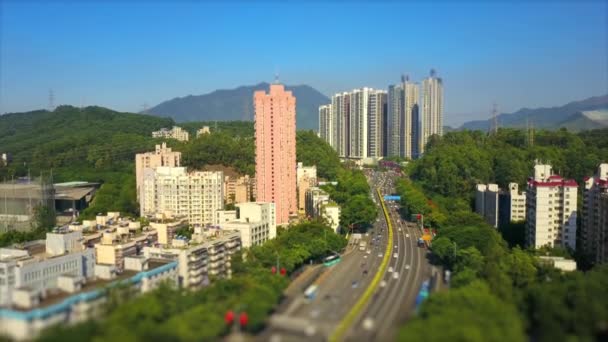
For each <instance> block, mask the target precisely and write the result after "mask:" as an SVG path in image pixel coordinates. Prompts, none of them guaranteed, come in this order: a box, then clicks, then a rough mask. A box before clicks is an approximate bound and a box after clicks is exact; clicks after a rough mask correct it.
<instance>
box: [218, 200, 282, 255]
mask: <svg viewBox="0 0 608 342" xmlns="http://www.w3.org/2000/svg"><path fill="white" fill-rule="evenodd" d="M235 212H236V215H235V219H234V220H231V221H228V222H223V223H219V225H220V227H222V228H223V229H228V230H237V231H239V232H240V234H241V241H242V244H243V247H244V248H249V247H251V246H257V245H261V244H262V243H264V242H266V241H268V240H270V239H274V238H275V237H276V236H277V222H276V213H275V204H274V203H260V202H249V203H239V204H237V205H236V210H235Z"/></svg>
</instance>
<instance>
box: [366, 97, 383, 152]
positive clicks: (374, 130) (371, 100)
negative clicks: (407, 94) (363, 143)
mask: <svg viewBox="0 0 608 342" xmlns="http://www.w3.org/2000/svg"><path fill="white" fill-rule="evenodd" d="M386 101H387V94H386V91H383V90H375V91H371V92H370V93H369V97H368V120H367V121H368V137H367V141H368V148H367V149H368V151H367V155H368V156H369V157H372V158H378V157H383V156H386V129H387V123H386V114H387V104H386Z"/></svg>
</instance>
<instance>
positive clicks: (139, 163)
mask: <svg viewBox="0 0 608 342" xmlns="http://www.w3.org/2000/svg"><path fill="white" fill-rule="evenodd" d="M181 160H182V153H181V152H177V151H172V150H171V148H170V147H167V144H166V143H162V144H161V145H156V150H155V151H154V152H146V153H138V154H136V155H135V183H136V191H137V199H138V200H139V198H140V191H141V185H142V184H143V181H144V170H145V169H154V168H157V167H159V166H168V167H177V166H180V164H181Z"/></svg>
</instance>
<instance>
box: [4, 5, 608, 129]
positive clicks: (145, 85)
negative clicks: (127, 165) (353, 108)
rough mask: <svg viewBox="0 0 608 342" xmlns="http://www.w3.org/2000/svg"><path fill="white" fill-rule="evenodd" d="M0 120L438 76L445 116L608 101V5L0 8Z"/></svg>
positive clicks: (454, 118)
mask: <svg viewBox="0 0 608 342" xmlns="http://www.w3.org/2000/svg"><path fill="white" fill-rule="evenodd" d="M0 6H2V8H1V10H2V13H1V16H2V17H1V18H0V113H4V112H13V111H25V110H32V109H38V108H44V107H47V104H48V93H49V89H50V88H52V89H53V90H54V94H55V103H56V104H74V105H79V104H80V103H83V104H85V105H93V104H95V105H101V106H106V107H109V108H113V109H116V110H121V111H139V110H141V108H142V105H143V104H144V103H147V104H148V105H149V106H153V105H156V104H158V103H160V102H162V101H164V100H168V99H171V98H174V97H178V96H186V95H189V94H195V95H198V94H203V93H207V92H210V91H213V90H215V89H218V88H233V87H236V86H239V85H247V84H255V83H258V82H261V81H272V79H273V77H274V73H275V70H279V73H280V78H281V80H282V81H283V82H284V83H286V84H308V85H311V86H313V87H314V88H316V89H318V90H320V91H321V92H323V93H325V94H326V95H331V94H332V93H334V92H337V91H342V90H348V89H352V88H356V87H361V86H371V87H374V88H386V87H387V86H388V84H390V83H395V82H398V80H399V76H400V75H401V74H402V73H407V74H409V75H410V77H411V78H412V79H414V80H421V79H422V78H423V77H425V76H426V75H427V74H428V71H429V69H430V68H435V69H437V70H438V74H439V76H441V77H442V78H443V79H444V86H445V90H444V92H445V121H446V122H447V123H448V124H452V125H454V124H460V123H462V122H463V121H465V120H468V119H473V118H481V117H487V116H489V115H490V114H489V113H490V111H491V107H492V102H493V101H496V102H497V104H498V107H499V111H501V112H511V111H515V110H517V109H519V108H521V107H538V106H553V105H561V104H565V103H567V102H569V101H573V100H579V99H583V98H586V97H589V96H594V95H602V94H606V93H608V62H607V61H608V46H607V45H608V34H607V32H608V18H607V13H608V5H607V4H606V2H605V1H583V2H582V3H574V2H572V3H570V2H566V1H557V2H549V1H538V2H534V3H532V4H525V3H523V1H521V2H518V1H509V2H504V3H494V2H492V3H491V4H486V3H484V2H481V1H476V2H469V3H466V2H462V3H454V4H452V3H451V2H448V1H442V2H439V3H434V4H432V5H428V4H424V3H417V2H413V1H410V2H405V3H398V2H395V1H389V2H384V3H380V4H377V3H372V2H371V1H370V2H366V1H358V2H339V1H315V2H312V3H308V4H306V3H304V2H303V1H302V2H296V1H291V2H288V3H282V2H279V1H273V2H266V3H261V4H247V3H246V2H235V1H228V2H227V3H221V2H212V1H203V2H202V3H197V2H194V1H176V2H175V3H170V2H169V1H160V0H150V1H131V2H129V3H127V4H121V3H119V2H117V1H111V0H106V1H100V2H89V3H86V4H79V3H78V2H76V1H70V2H58V1H50V0H49V1H39V2H34V1H21V2H20V1H16V0H9V1H6V0H4V1H3V0H0Z"/></svg>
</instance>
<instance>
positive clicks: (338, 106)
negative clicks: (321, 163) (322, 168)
mask: <svg viewBox="0 0 608 342" xmlns="http://www.w3.org/2000/svg"><path fill="white" fill-rule="evenodd" d="M331 110H332V116H333V119H334V121H335V123H336V127H335V137H336V138H335V140H334V141H333V145H332V147H333V148H334V149H335V150H336V152H338V156H340V157H341V158H345V157H347V156H348V154H349V151H350V95H349V93H346V92H344V93H338V94H335V95H334V96H332V97H331Z"/></svg>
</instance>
